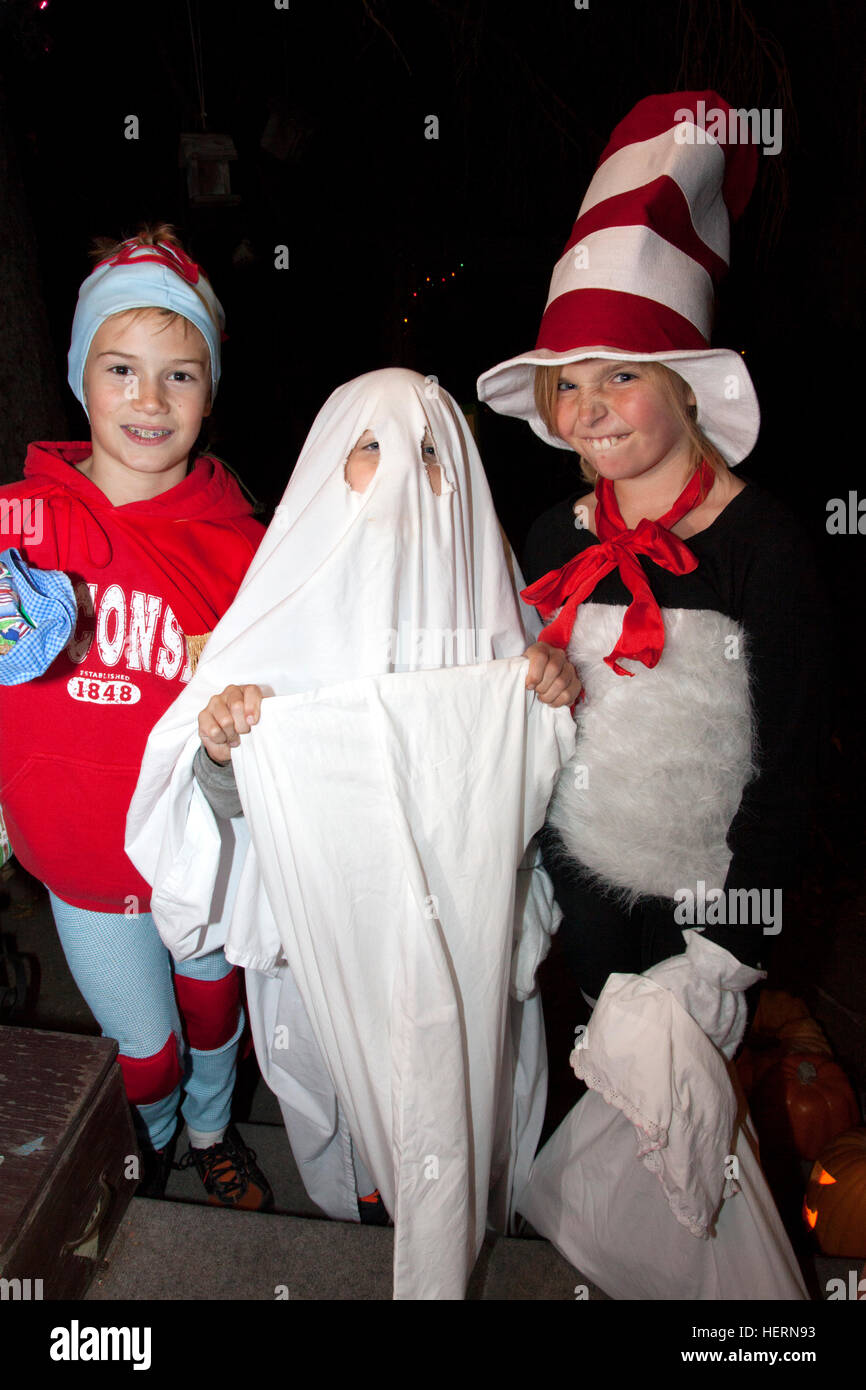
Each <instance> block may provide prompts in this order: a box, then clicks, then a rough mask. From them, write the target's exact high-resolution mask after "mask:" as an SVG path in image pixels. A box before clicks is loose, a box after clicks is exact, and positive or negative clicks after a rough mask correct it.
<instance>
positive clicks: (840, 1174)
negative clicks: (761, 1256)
mask: <svg viewBox="0 0 866 1390" xmlns="http://www.w3.org/2000/svg"><path fill="white" fill-rule="evenodd" d="M803 1219H804V1220H805V1222H806V1225H807V1226H808V1227H809V1229H810V1230H812V1231H814V1233H815V1238H816V1240H817V1242H818V1245H819V1246H820V1248H821V1250H822V1251H823V1252H824V1254H825V1255H847V1256H849V1257H850V1256H853V1257H854V1258H855V1259H859V1258H860V1257H861V1256H863V1255H864V1254H866V1125H860V1126H858V1128H856V1129H849V1130H847V1131H846V1132H845V1133H844V1134H839V1135H837V1136H836V1138H835V1139H834V1140H833V1142H832V1143H831V1144H830V1145H828V1147H827V1148H826V1149H824V1150H823V1152H822V1154H821V1157H820V1159H819V1161H818V1162H817V1163H813V1165H812V1172H811V1174H810V1175H809V1186H808V1187H807V1189H806V1198H805V1201H804V1203H803ZM863 1274H864V1276H866V1269H864V1270H863Z"/></svg>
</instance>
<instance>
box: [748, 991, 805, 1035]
mask: <svg viewBox="0 0 866 1390" xmlns="http://www.w3.org/2000/svg"><path fill="white" fill-rule="evenodd" d="M808 1017H809V1010H808V1009H807V1008H806V1005H805V1004H804V1003H803V1001H802V999H797V998H796V997H795V996H794V995H793V994H788V993H786V991H785V990H783V989H762V990H761V997H760V999H759V1000H758V1008H757V1012H756V1013H755V1017H754V1019H753V1020H752V1031H753V1032H755V1033H778V1031H779V1029H780V1028H782V1027H783V1026H784V1025H785V1024H786V1023H793V1022H794V1020H795V1019H798V1018H808Z"/></svg>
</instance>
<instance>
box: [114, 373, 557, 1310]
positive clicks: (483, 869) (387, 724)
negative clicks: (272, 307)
mask: <svg viewBox="0 0 866 1390" xmlns="http://www.w3.org/2000/svg"><path fill="white" fill-rule="evenodd" d="M368 429H370V430H372V431H373V432H374V433H375V436H376V438H377V440H378V441H379V445H380V462H379V465H378V469H377V471H376V474H375V476H374V478H373V480H372V481H371V483H370V485H369V486H368V488H367V490H366V491H365V492H364V493H362V494H358V493H353V492H351V491H350V489H349V487H348V484H347V482H346V480H345V476H344V464H345V460H346V458H347V456H348V454H349V452H350V451H351V450H352V448H353V447H354V445H355V444H356V442H357V441H358V439H359V438H360V437H361V435H363V434H364V432H365V431H366V430H368ZM425 430H429V431H430V434H431V436H432V439H433V442H434V443H435V445H436V448H437V453H438V460H439V464H440V467H441V469H442V474H443V477H442V490H441V495H439V496H436V495H434V492H433V490H432V487H431V484H430V480H429V478H428V476H427V473H426V470H425V467H424V464H423V462H422V455H421V440H422V436H423V435H424V432H425ZM510 563H513V560H512V557H511V555H510V551H508V550H507V548H506V547H505V545H504V544H503V538H502V534H501V531H500V529H499V525H498V522H497V520H496V516H495V513H494V510H493V505H492V500H491V498H490V493H489V488H488V485H487V480H486V478H485V476H484V471H483V469H482V467H481V462H480V459H479V458H478V454H477V451H476V449H475V446H474V443H473V441H472V438H471V436H470V434H469V431H468V429H467V427H466V423H465V421H464V420H463V417H462V415H461V414H460V412H459V411H458V410H457V409H456V407H455V406H454V403H453V402H452V400H451V398H450V397H449V396H448V395H447V393H445V392H444V391H441V390H440V389H439V388H438V386H437V385H436V384H435V382H429V383H427V382H425V380H424V379H423V378H421V377H419V376H417V375H415V374H414V373H409V372H405V371H401V370H396V369H395V370H386V371H382V372H375V373H372V374H370V375H369V376H366V377H361V378H359V379H358V380H356V381H353V382H350V383H348V384H347V385H346V386H343V387H341V388H340V389H339V390H338V391H336V392H335V393H334V394H333V396H332V397H331V398H330V400H329V401H328V402H327V403H326V404H325V406H324V407H323V409H322V410H321V412H320V413H319V416H318V417H317V419H316V421H315V423H314V425H313V428H312V430H311V432H310V435H309V437H308V439H307V442H306V444H305V446H304V449H303V451H302V453H301V456H300V459H299V461H298V464H297V467H296V469H295V472H294V474H293V475H292V478H291V481H290V483H289V485H288V488H287V489H286V492H285V495H284V497H283V499H282V501H281V503H280V505H279V507H278V508H277V511H276V514H275V516H274V520H273V522H272V524H271V527H270V529H269V531H268V533H267V535H266V537H265V539H264V541H263V543H262V545H261V548H260V549H259V551H258V554H257V555H256V558H255V560H254V561H253V563H252V565H251V567H250V570H249V572H248V574H247V576H246V578H245V580H244V582H243V584H242V586H241V589H240V591H239V593H238V596H237V598H236V600H235V602H234V603H233V605H232V607H231V608H230V609H229V611H228V612H227V613H226V615H225V616H224V618H223V619H222V621H221V622H220V623H219V625H218V627H217V628H216V629H215V631H214V633H213V634H212V636H211V638H210V640H209V642H208V645H207V647H206V649H205V651H204V654H203V656H202V657H201V659H200V661H199V664H198V667H197V670H196V672H195V675H194V677H193V679H192V680H191V682H190V684H189V686H188V687H187V689H186V691H185V692H184V693H183V694H182V695H181V696H180V698H179V699H178V700H177V701H176V703H175V704H174V706H173V707H172V708H171V709H170V710H169V711H168V713H167V714H166V715H165V717H164V718H163V719H162V720H161V721H160V722H159V724H157V726H156V728H155V729H154V730H153V732H152V734H151V737H150V740H149V743H148V748H147V752H146V755H145V758H144V762H143V765H142V771H141V776H140V779H139V784H138V789H137V791H136V795H135V797H134V799H133V802H132V805H131V808H130V813H129V819H128V825H127V852H128V853H129V856H130V858H131V859H132V861H133V863H135V864H136V866H137V867H138V868H139V869H140V871H141V872H142V873H143V874H144V876H145V877H146V878H147V879H148V880H149V881H150V882H152V883H153V885H154V893H153V913H154V916H155V918H156V921H157V924H158V926H159V928H160V931H161V934H162V936H163V939H164V940H165V941H166V944H167V945H168V946H169V947H170V949H171V950H172V951H173V952H174V954H175V956H176V957H177V958H178V959H183V958H185V957H187V956H190V955H194V954H197V953H199V952H201V951H202V950H206V949H213V947H214V946H215V945H216V944H219V942H220V941H223V942H224V943H225V949H226V954H227V956H228V958H229V959H230V960H232V961H234V962H236V963H237V964H241V965H245V966H247V967H249V970H248V993H249V1004H250V1014H251V1019H252V1024H253V1031H254V1037H255V1042H256V1050H257V1053H258V1056H259V1061H260V1064H261V1067H262V1071H263V1073H264V1075H265V1077H266V1079H267V1081H268V1083H269V1084H270V1085H271V1087H272V1088H273V1090H274V1091H275V1092H276V1094H277V1095H278V1096H279V1098H280V1101H281V1106H282V1110H283V1114H284V1116H285V1119H286V1124H287V1128H288V1132H289V1137H290V1140H291V1142H292V1147H293V1150H294V1152H295V1156H296V1158H297V1160H298V1164H299V1167H300V1170H301V1173H302V1176H303V1178H304V1181H305V1184H306V1186H307V1188H308V1191H309V1192H310V1195H311V1196H312V1197H313V1198H314V1199H315V1200H316V1201H317V1202H318V1203H319V1204H320V1205H321V1206H323V1207H324V1209H325V1210H326V1211H328V1212H329V1214H330V1215H332V1216H337V1217H344V1218H353V1219H357V1207H356V1204H355V1198H356V1182H355V1167H356V1166H357V1164H358V1161H359V1160H360V1164H361V1165H362V1167H363V1169H364V1170H366V1173H367V1174H369V1176H370V1177H371V1178H372V1180H373V1182H374V1183H375V1185H376V1186H377V1187H378V1188H379V1190H380V1192H381V1194H382V1198H383V1200H384V1202H385V1205H386V1207H387V1208H388V1210H389V1212H390V1213H391V1214H392V1216H393V1218H394V1222H395V1240H394V1294H395V1297H402V1298H460V1297H462V1296H463V1294H464V1292H465V1287H466V1281H467V1279H468V1276H469V1273H470V1272H471V1269H472V1266H473V1264H474V1261H475V1259H476V1256H477V1254H478V1251H479V1249H480V1245H481V1241H482V1239H483V1235H484V1230H485V1225H486V1220H487V1214H488V1204H489V1198H490V1193H491V1191H492V1190H494V1189H495V1197H494V1201H493V1212H494V1216H495V1218H496V1219H498V1220H499V1221H500V1222H502V1221H503V1220H504V1219H506V1217H507V1213H508V1211H509V1210H510V1209H511V1206H512V1193H513V1190H514V1185H515V1182H517V1183H518V1184H519V1183H520V1180H521V1175H525V1173H526V1171H527V1169H528V1166H529V1164H530V1162H531V1160H532V1156H533V1154H534V1149H535V1144H536V1142H537V1139H538V1134H539V1132H540V1126H541V1121H542V1115H543V1108H544V1097H545V1089H546V1088H545V1084H544V1082H545V1067H546V1062H545V1057H544V1043H543V1034H542V1031H541V1015H540V1006H539V1004H538V1001H537V1000H536V999H534V998H530V999H529V1000H528V1002H527V1003H526V1004H520V1003H517V1002H515V1000H514V999H512V1001H511V1002H509V976H510V975H511V974H512V957H513V960H514V967H513V974H514V978H513V981H512V993H513V994H514V995H516V996H517V997H518V998H519V997H525V996H526V995H527V994H528V993H529V991H530V990H531V988H532V977H533V974H534V968H535V965H536V964H537V961H538V960H539V959H540V958H541V956H542V955H543V954H544V951H545V949H546V940H547V935H548V934H549V932H550V931H551V930H552V929H553V927H554V926H555V916H554V914H555V911H556V909H555V908H554V906H553V902H552V893H551V890H550V884H549V881H548V880H547V878H546V875H545V874H544V872H543V870H542V869H540V868H537V869H533V868H531V867H529V868H527V869H526V870H524V872H523V874H522V875H519V873H518V870H519V867H520V864H521V861H522V860H523V857H524V852H525V851H526V849H527V846H528V844H529V842H530V840H531V838H532V836H533V834H534V832H535V831H536V830H537V829H538V828H539V826H540V825H541V823H542V821H543V819H544V813H545V808H546V806H547V802H548V799H549V797H550V793H551V791H552V788H553V785H554V782H555V780H556V777H557V774H558V772H559V770H560V768H561V766H562V765H563V764H564V763H565V762H566V761H567V759H568V757H569V756H570V753H571V751H572V748H573V740H574V727H573V722H572V719H571V716H570V713H569V711H568V709H559V710H553V709H551V708H550V707H548V706H545V705H543V704H541V703H539V702H538V701H537V700H536V698H535V696H534V695H532V694H531V693H528V692H527V691H526V690H525V688H524V686H525V679H526V669H527V663H526V662H525V661H524V660H522V659H520V654H521V653H522V652H523V650H524V648H525V646H526V642H527V638H526V634H525V631H524V618H523V616H522V611H521V605H520V603H519V600H518V599H517V597H516V592H515V583H514V578H513V576H512V573H511V572H510V567H509V566H510ZM517 577H518V580H519V575H518V576H517ZM524 612H525V613H526V615H527V622H528V623H531V621H532V617H534V615H531V616H530V614H529V610H524ZM533 630H535V629H533ZM530 640H531V639H530ZM508 658H512V659H511V660H509V659H508ZM251 683H254V684H257V685H259V686H261V687H262V689H263V690H264V691H265V692H266V693H267V694H269V695H271V696H273V698H268V699H266V700H265V701H264V702H263V706H262V715H261V720H260V722H259V724H258V725H257V726H256V727H255V728H254V729H253V730H252V732H251V733H250V734H249V735H245V736H244V737H242V739H241V746H240V748H239V749H237V750H236V751H235V752H234V753H233V764H234V767H235V771H236V775H237V781H238V789H239V791H240V795H241V800H242V804H243V807H244V812H245V818H237V819H235V820H233V821H231V822H222V823H220V822H218V821H217V820H216V818H215V817H214V814H213V812H212V811H211V808H210V806H209V804H208V803H207V801H206V799H205V798H204V796H203V794H202V792H201V790H200V788H199V787H198V785H197V783H195V781H194V778H193V773H192V761H193V757H194V755H195V753H196V750H197V748H198V747H199V737H198V731H197V716H198V714H199V712H200V711H201V710H202V709H203V708H204V706H205V705H206V704H207V702H208V700H209V699H210V697H211V696H212V695H214V694H216V693H218V692H220V691H222V690H223V689H224V688H225V687H226V686H227V685H228V684H239V685H245V684H251ZM518 878H520V879H521V882H520V886H519V888H518V887H517V882H518ZM516 900H517V903H518V906H517V911H515V906H516ZM515 923H516V924H517V928H516V930H515ZM256 972H258V973H256Z"/></svg>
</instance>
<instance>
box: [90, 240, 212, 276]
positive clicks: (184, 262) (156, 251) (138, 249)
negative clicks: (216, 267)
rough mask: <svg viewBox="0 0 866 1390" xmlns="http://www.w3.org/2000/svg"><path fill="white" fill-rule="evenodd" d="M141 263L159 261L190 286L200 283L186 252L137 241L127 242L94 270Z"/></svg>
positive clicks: (194, 266)
mask: <svg viewBox="0 0 866 1390" xmlns="http://www.w3.org/2000/svg"><path fill="white" fill-rule="evenodd" d="M139 261H158V262H159V264H160V265H165V266H168V268H169V270H173V271H174V272H175V273H176V274H177V275H180V276H182V277H183V279H184V280H186V281H187V282H188V283H189V284H190V285H195V284H197V283H198V277H199V274H200V271H199V268H198V266H197V265H196V263H195V261H192V260H190V258H189V256H188V255H187V254H186V252H185V251H181V250H180V248H179V247H176V246H166V245H164V244H163V243H162V242H158V243H157V245H156V246H142V245H141V244H140V242H137V241H125V242H124V243H123V246H122V247H121V248H120V250H119V251H118V252H117V253H116V254H115V255H114V256H107V257H106V259H105V260H104V261H100V262H99V265H97V266H95V267H94V269H95V270H98V269H99V266H103V265H135V264H137V263H138V262H139Z"/></svg>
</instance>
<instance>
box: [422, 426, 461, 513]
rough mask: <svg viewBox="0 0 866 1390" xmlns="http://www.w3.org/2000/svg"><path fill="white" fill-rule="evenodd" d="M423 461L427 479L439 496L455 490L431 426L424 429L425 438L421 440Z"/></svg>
mask: <svg viewBox="0 0 866 1390" xmlns="http://www.w3.org/2000/svg"><path fill="white" fill-rule="evenodd" d="M421 462H422V463H423V464H424V469H425V472H426V474H427V481H428V483H429V484H430V488H431V490H432V491H433V492H434V493H435V495H436V496H437V497H442V496H445V495H447V494H448V493H449V492H453V490H454V489H453V488H452V487H451V484H450V483H449V482H448V479H447V478H446V477H445V470H444V468H443V467H442V465H441V464H440V462H439V455H438V454H437V452H436V441H435V440H434V438H433V436H432V434H431V433H430V430H429V428H428V429H425V431H424V438H423V439H422V440H421Z"/></svg>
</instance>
